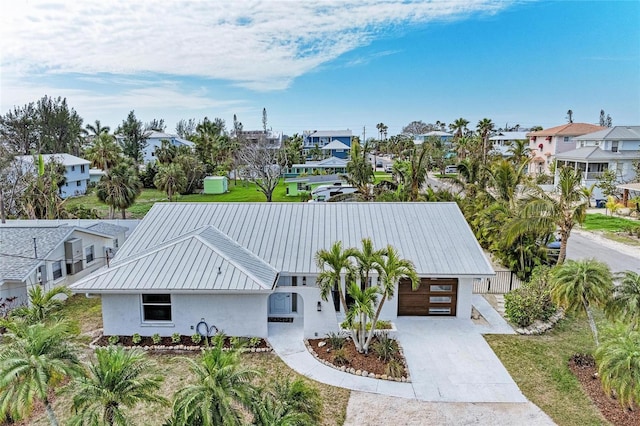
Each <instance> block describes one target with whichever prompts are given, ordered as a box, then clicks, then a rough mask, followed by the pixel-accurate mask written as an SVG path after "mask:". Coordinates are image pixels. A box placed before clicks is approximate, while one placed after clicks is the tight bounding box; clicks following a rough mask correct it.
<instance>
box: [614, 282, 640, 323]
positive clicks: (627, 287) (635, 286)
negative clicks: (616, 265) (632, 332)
mask: <svg viewBox="0 0 640 426" xmlns="http://www.w3.org/2000/svg"><path fill="white" fill-rule="evenodd" d="M617 277H618V278H619V279H620V281H619V283H618V285H617V286H616V287H615V290H614V293H613V298H612V299H611V301H610V303H609V304H608V305H607V308H606V311H607V314H608V316H609V317H610V318H612V319H619V320H621V321H624V322H626V323H629V324H631V325H632V326H633V327H634V328H637V327H638V326H639V325H640V274H638V273H636V272H633V271H625V272H622V273H620V274H618V275H617Z"/></svg>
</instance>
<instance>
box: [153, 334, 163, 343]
mask: <svg viewBox="0 0 640 426" xmlns="http://www.w3.org/2000/svg"><path fill="white" fill-rule="evenodd" d="M151 341H152V342H153V344H154V345H159V344H160V342H162V337H161V336H160V334H159V333H154V334H153V336H151Z"/></svg>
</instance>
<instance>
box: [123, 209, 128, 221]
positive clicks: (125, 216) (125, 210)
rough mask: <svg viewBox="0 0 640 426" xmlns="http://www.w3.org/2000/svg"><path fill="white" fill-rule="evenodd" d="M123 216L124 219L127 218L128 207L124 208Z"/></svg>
mask: <svg viewBox="0 0 640 426" xmlns="http://www.w3.org/2000/svg"><path fill="white" fill-rule="evenodd" d="M122 218H123V219H126V218H127V209H122Z"/></svg>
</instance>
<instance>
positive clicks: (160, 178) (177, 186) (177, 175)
mask: <svg viewBox="0 0 640 426" xmlns="http://www.w3.org/2000/svg"><path fill="white" fill-rule="evenodd" d="M153 184H154V185H155V186H156V188H158V189H159V190H161V191H164V192H165V193H166V194H167V198H169V201H173V196H174V195H175V194H178V193H179V192H182V191H183V190H184V189H185V187H186V186H187V175H186V174H185V173H184V170H182V167H180V165H179V164H175V163H174V164H167V165H162V166H160V167H159V168H158V174H156V177H155V178H154V179H153Z"/></svg>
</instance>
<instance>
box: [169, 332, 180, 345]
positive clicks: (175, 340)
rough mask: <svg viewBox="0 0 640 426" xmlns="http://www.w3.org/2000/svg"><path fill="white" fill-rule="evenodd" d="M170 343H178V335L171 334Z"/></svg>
mask: <svg viewBox="0 0 640 426" xmlns="http://www.w3.org/2000/svg"><path fill="white" fill-rule="evenodd" d="M171 341H172V342H173V343H180V333H173V334H172V335H171Z"/></svg>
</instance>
